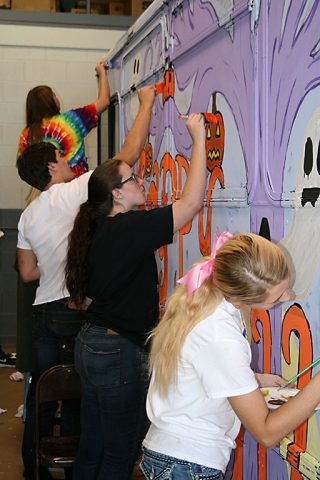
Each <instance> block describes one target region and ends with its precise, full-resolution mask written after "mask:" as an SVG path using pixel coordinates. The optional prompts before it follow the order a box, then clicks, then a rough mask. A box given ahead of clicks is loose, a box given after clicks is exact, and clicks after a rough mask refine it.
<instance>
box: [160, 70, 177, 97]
mask: <svg viewBox="0 0 320 480" xmlns="http://www.w3.org/2000/svg"><path fill="white" fill-rule="evenodd" d="M174 82H175V79H174V70H173V67H172V66H171V65H170V67H169V68H168V69H167V70H166V71H165V74H164V77H163V83H164V86H163V94H162V103H164V102H165V101H166V100H168V98H170V97H171V98H173V97H174Z"/></svg>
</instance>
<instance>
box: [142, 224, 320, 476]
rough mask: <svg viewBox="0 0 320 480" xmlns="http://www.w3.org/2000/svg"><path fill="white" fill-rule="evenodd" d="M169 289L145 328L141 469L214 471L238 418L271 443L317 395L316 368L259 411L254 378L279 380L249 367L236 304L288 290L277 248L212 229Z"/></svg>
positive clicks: (221, 465) (274, 299)
mask: <svg viewBox="0 0 320 480" xmlns="http://www.w3.org/2000/svg"><path fill="white" fill-rule="evenodd" d="M179 283H180V284H181V285H180V286H178V287H177V288H176V290H175V291H174V293H173V295H172V297H171V299H170V301H169V303H168V306H167V310H166V313H165V315H164V317H163V318H162V320H161V321H160V323H159V324H158V326H157V327H156V328H155V330H154V331H153V332H152V335H151V337H152V345H151V355H150V368H151V369H152V371H153V373H152V380H151V384H150V389H149V393H148V400H147V413H148V416H149V419H150V421H151V426H150V429H149V431H148V433H147V436H146V438H145V440H144V442H143V450H144V455H143V459H142V462H141V469H142V471H143V473H144V476H145V478H147V479H150V480H151V479H154V478H161V480H180V479H183V480H188V479H195V478H201V479H207V480H209V479H210V480H213V479H214V480H221V479H223V478H224V473H225V470H226V467H227V464H228V462H229V459H230V454H231V451H232V449H233V448H235V438H236V436H237V435H238V432H239V429H240V426H241V423H242V424H243V425H244V427H245V428H246V429H247V430H248V431H249V432H250V433H251V434H252V435H253V437H254V438H255V439H256V440H257V441H258V442H259V443H260V444H262V445H264V446H266V447H272V446H274V445H276V444H277V443H278V442H279V440H280V439H282V438H283V437H284V436H285V435H287V434H288V433H290V432H292V431H293V430H294V429H295V428H296V427H298V426H299V425H300V424H301V423H302V422H303V421H304V420H305V419H306V418H308V417H309V416H310V415H311V413H312V412H313V410H314V408H315V407H316V406H317V404H318V403H319V402H320V376H319V375H320V373H318V374H316V375H315V376H314V377H313V378H312V380H311V381H310V382H309V383H308V385H306V387H304V388H303V390H302V391H301V392H300V393H298V394H297V395H296V396H295V397H294V398H292V399H291V400H290V402H288V403H286V404H284V405H282V406H281V407H279V408H278V409H277V410H274V411H269V409H268V407H267V405H266V402H265V399H264V397H263V395H262V393H261V391H260V388H259V387H261V386H262V387H267V386H277V385H278V386H279V385H282V384H284V380H282V379H281V378H280V377H279V376H277V375H267V374H259V375H258V374H256V375H255V374H254V372H253V371H252V370H251V368H250V363H251V351H250V345H249V343H248V341H247V339H246V335H245V325H244V322H243V319H242V315H241V310H240V309H243V308H247V309H248V307H250V308H254V309H264V310H267V309H270V308H272V307H274V306H275V305H276V304H278V303H280V302H285V301H289V300H291V299H293V298H294V294H293V292H292V291H291V290H290V271H289V265H288V262H287V259H286V257H285V255H284V253H283V251H282V250H281V249H280V248H279V247H278V246H276V245H274V244H273V243H271V242H270V241H268V240H265V239H264V238H262V237H260V236H258V235H255V234H252V233H245V234H239V235H236V236H234V237H232V235H231V234H230V233H228V232H223V234H222V235H220V236H219V235H216V238H215V242H214V246H213V249H212V254H211V257H210V258H207V259H206V260H205V261H202V262H199V263H197V264H196V265H195V266H194V267H193V268H192V269H191V270H190V271H189V272H188V273H187V274H186V275H185V276H184V277H183V278H182V279H180V280H179Z"/></svg>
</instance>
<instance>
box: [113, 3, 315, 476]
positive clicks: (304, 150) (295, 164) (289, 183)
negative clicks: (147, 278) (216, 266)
mask: <svg viewBox="0 0 320 480" xmlns="http://www.w3.org/2000/svg"><path fill="white" fill-rule="evenodd" d="M149 10H150V9H148V10H147V11H146V12H145V14H144V15H143V16H142V17H141V18H140V19H139V20H138V22H137V25H134V26H133V27H132V28H131V30H130V32H129V33H128V37H127V39H126V38H125V39H124V40H123V41H122V42H120V43H121V44H120V45H119V47H118V48H117V47H116V48H115V49H114V51H113V52H111V54H110V56H109V60H110V64H112V67H113V69H112V70H111V80H112V81H111V85H112V90H113V93H117V94H118V96H119V104H120V106H121V109H120V110H121V115H120V128H121V132H122V136H124V135H125V133H126V132H127V131H128V129H129V128H130V126H131V124H132V121H133V118H134V116H135V112H136V111H137V96H136V94H135V93H134V92H135V89H136V87H138V86H139V85H143V84H145V83H156V82H158V83H159V85H160V86H161V88H160V91H161V93H159V95H158V96H157V98H156V102H155V105H154V108H153V116H152V122H151V127H150V132H149V138H148V142H147V145H146V147H145V150H144V152H143V154H142V155H141V158H140V162H139V165H138V167H137V171H138V173H139V175H141V176H142V177H143V178H144V180H145V184H146V190H147V205H146V208H150V207H153V206H157V205H165V204H166V203H167V202H168V201H175V200H176V199H178V198H179V196H180V195H181V191H182V187H183V184H184V181H185V179H186V176H187V175H188V169H189V158H190V152H191V139H190V137H189V135H188V133H187V130H186V127H185V120H184V119H183V118H181V115H182V116H183V115H188V114H189V113H190V112H193V111H196V112H202V113H203V115H204V118H205V127H206V152H207V190H206V195H205V198H204V204H203V209H202V210H201V211H200V213H199V215H198V217H196V218H195V219H194V220H193V222H189V224H187V225H186V226H185V227H184V228H183V229H182V230H181V231H180V232H179V234H178V235H177V236H176V239H175V242H174V244H173V245H171V246H169V247H163V248H161V249H160V250H159V252H158V253H157V260H158V265H159V283H160V301H161V306H162V308H165V302H166V298H167V296H168V295H169V294H170V292H171V290H172V288H173V287H174V286H175V284H176V281H177V279H178V278H179V277H181V276H182V275H183V274H184V272H185V271H186V270H187V269H188V268H189V267H190V265H191V264H192V263H193V262H194V261H195V260H197V259H198V258H199V257H200V256H201V255H208V254H209V253H210V249H211V244H212V239H213V235H214V232H215V230H216V229H217V228H219V230H220V231H223V230H225V229H228V230H230V231H231V232H234V233H235V232H240V231H249V230H250V231H253V232H255V233H259V234H260V235H263V236H265V237H266V238H270V239H271V240H273V241H276V242H279V241H281V244H282V245H283V247H284V248H285V249H286V250H287V251H288V252H289V253H290V256H291V258H292V261H293V269H294V270H295V281H294V285H293V288H294V290H295V291H296V293H297V298H296V300H295V302H293V303H288V304H284V305H282V306H281V307H276V308H274V309H272V310H270V311H254V312H252V314H251V319H249V321H251V329H252V336H251V344H252V350H253V363H254V367H255V368H256V370H257V371H260V372H270V373H278V374H282V375H283V376H284V377H285V378H290V377H292V376H293V375H295V374H296V373H297V372H298V371H301V370H302V369H303V368H304V367H305V366H306V365H309V364H310V363H311V362H312V361H313V360H314V359H316V358H317V357H319V356H320V333H319V332H320V328H319V325H320V314H319V311H320V308H319V307H320V294H319V292H320V248H318V239H319V238H320V210H319V204H320V73H319V72H320V62H319V60H320V28H319V25H320V2H319V0H251V1H250V0H249V1H248V0H179V1H178V0H172V1H168V2H162V1H160V0H155V1H154V2H153V4H152V9H151V10H150V11H151V13H150V14H148V11H149ZM126 40H127V41H126ZM311 375H312V371H311V370H309V371H308V372H306V373H305V374H304V375H302V376H301V377H300V378H299V379H298V384H297V388H301V387H302V386H303V385H305V384H306V383H307V382H308V380H309V379H310V378H311ZM319 420H320V419H319V418H318V416H317V414H314V415H313V416H312V417H311V418H310V419H309V421H308V422H305V423H304V424H303V425H301V426H300V427H299V428H298V429H297V430H296V431H295V432H293V434H292V435H291V436H290V437H288V438H286V439H284V441H283V442H281V445H280V447H279V448H275V449H268V450H266V449H265V448H262V447H261V446H259V445H257V444H256V442H255V441H254V440H253V439H252V438H251V437H250V435H249V434H247V432H245V431H243V430H241V432H240V434H239V437H238V440H237V449H236V451H235V453H234V455H233V458H232V460H231V462H230V465H229V468H228V472H227V476H226V478H228V479H233V480H242V479H243V480H267V479H268V480H275V479H277V480H286V479H292V480H298V479H303V478H309V479H316V478H320V435H319V427H320V425H319ZM317 471H319V476H317Z"/></svg>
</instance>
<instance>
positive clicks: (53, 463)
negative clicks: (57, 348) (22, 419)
mask: <svg viewBox="0 0 320 480" xmlns="http://www.w3.org/2000/svg"><path fill="white" fill-rule="evenodd" d="M80 398H81V383H80V377H79V375H78V373H77V371H76V370H75V366H74V365H56V366H54V367H51V368H49V369H48V370H46V371H45V372H44V373H43V374H42V375H41V377H40V378H39V380H38V383H37V386H36V424H35V427H36V431H35V450H36V480H40V467H41V466H42V467H45V468H55V467H56V468H71V467H72V466H73V463H74V459H75V456H76V453H77V450H78V446H79V436H61V435H60V436H58V435H52V436H50V437H42V438H40V431H41V429H40V427H41V425H40V422H41V416H40V407H41V405H42V404H43V403H44V402H52V401H55V402H58V401H64V400H80Z"/></svg>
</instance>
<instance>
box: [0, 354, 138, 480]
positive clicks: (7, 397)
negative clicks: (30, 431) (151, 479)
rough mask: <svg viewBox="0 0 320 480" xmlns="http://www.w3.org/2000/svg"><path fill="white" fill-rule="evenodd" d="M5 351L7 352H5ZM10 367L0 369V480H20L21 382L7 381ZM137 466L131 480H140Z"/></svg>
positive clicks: (57, 476)
mask: <svg viewBox="0 0 320 480" xmlns="http://www.w3.org/2000/svg"><path fill="white" fill-rule="evenodd" d="M6 351H7V350H6ZM15 371H16V370H15V368H12V367H0V408H2V409H7V412H6V413H3V414H1V415H0V480H22V479H23V477H22V472H23V466H22V460H21V454H20V450H21V442H22V434H23V422H22V420H21V418H17V417H15V414H16V413H17V410H18V407H19V405H21V404H22V403H23V390H24V383H23V382H13V381H12V380H10V379H9V376H10V375H11V373H13V372H15ZM53 475H54V478H56V479H63V478H64V475H63V474H62V473H59V472H54V474H53ZM143 478H144V477H143V475H142V474H141V472H140V470H139V468H138V466H137V468H136V469H135V472H134V475H133V477H132V480H142V479H143Z"/></svg>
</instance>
